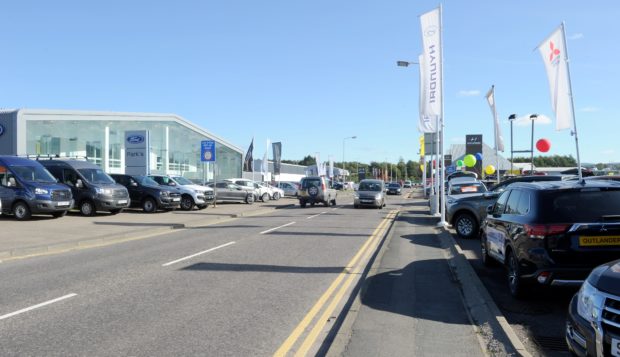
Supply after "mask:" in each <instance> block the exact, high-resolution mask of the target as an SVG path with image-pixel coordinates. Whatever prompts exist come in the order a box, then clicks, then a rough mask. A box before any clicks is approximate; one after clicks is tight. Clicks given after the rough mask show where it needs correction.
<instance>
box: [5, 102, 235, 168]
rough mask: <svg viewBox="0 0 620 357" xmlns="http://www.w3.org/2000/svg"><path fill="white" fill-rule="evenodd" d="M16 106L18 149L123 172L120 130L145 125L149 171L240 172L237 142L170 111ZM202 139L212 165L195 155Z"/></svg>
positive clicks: (123, 152) (123, 159) (123, 162)
mask: <svg viewBox="0 0 620 357" xmlns="http://www.w3.org/2000/svg"><path fill="white" fill-rule="evenodd" d="M16 112H17V113H16V115H15V118H14V119H15V121H16V130H15V134H16V136H17V145H16V149H17V150H16V151H17V152H16V154H18V155H40V156H48V155H51V156H55V155H58V156H61V157H86V158H87V159H88V160H89V161H91V162H93V163H95V164H97V165H99V166H101V167H102V168H103V169H104V170H105V171H106V172H108V173H124V172H125V145H124V142H125V132H126V131H133V130H146V131H148V133H149V137H150V145H149V147H150V150H149V154H148V161H149V168H150V172H151V174H171V175H182V176H184V177H186V178H189V179H199V180H202V179H206V180H212V179H213V173H214V172H213V171H214V170H216V174H217V179H223V178H232V177H241V169H242V155H243V152H242V151H241V150H240V149H239V148H236V147H234V146H232V145H230V144H227V143H226V142H224V141H223V140H221V139H219V138H217V137H215V136H214V135H212V134H210V133H208V132H206V131H204V130H202V129H200V128H198V127H196V126H195V125H193V124H191V123H189V122H187V121H185V120H184V119H182V118H180V117H178V116H175V115H164V114H142V113H107V112H103V113H101V112H62V111H32V110H20V111H16ZM5 115H6V114H5ZM0 124H2V121H0ZM0 139H1V138H0ZM203 140H215V142H216V160H217V161H216V165H212V164H206V163H203V162H202V161H201V156H200V148H201V141H203ZM3 154H6V153H4V152H3ZM11 154H13V153H11Z"/></svg>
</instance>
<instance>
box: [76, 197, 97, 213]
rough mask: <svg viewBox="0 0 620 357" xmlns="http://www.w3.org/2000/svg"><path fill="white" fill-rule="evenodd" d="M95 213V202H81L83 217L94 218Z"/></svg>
mask: <svg viewBox="0 0 620 357" xmlns="http://www.w3.org/2000/svg"><path fill="white" fill-rule="evenodd" d="M95 212H96V210H95V204H94V203H93V201H90V200H84V201H82V202H80V213H81V214H82V216H87V217H88V216H93V215H95Z"/></svg>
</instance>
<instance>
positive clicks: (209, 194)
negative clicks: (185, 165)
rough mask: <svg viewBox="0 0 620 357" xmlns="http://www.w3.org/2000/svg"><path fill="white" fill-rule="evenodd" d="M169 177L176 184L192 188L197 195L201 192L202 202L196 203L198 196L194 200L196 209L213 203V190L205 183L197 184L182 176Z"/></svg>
mask: <svg viewBox="0 0 620 357" xmlns="http://www.w3.org/2000/svg"><path fill="white" fill-rule="evenodd" d="M170 177H171V178H172V179H173V180H174V181H175V182H176V183H177V184H179V185H181V186H184V187H187V188H189V189H191V190H194V191H195V192H196V194H197V195H198V196H200V195H201V193H202V196H203V201H204V204H198V203H197V202H199V201H200V199H199V198H198V197H197V198H196V199H195V200H194V204H195V205H196V206H197V207H198V209H203V208H207V206H209V204H210V203H213V200H215V191H214V190H213V189H212V188H211V187H208V186H206V185H198V184H196V183H194V182H192V181H191V180H189V179H187V178H185V177H183V176H170ZM182 207H183V197H181V208H182Z"/></svg>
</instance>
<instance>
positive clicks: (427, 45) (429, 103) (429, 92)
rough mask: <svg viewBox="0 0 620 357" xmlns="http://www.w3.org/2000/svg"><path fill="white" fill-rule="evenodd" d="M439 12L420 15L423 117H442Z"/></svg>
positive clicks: (437, 10)
mask: <svg viewBox="0 0 620 357" xmlns="http://www.w3.org/2000/svg"><path fill="white" fill-rule="evenodd" d="M440 19H441V13H440V11H439V8H437V9H435V10H432V11H429V12H427V13H425V14H423V15H422V16H420V26H421V29H422V44H423V48H424V51H423V52H422V56H424V59H423V60H422V61H421V65H420V69H421V70H423V71H424V72H425V73H424V74H423V78H424V84H425V89H424V105H423V109H424V113H423V116H424V117H428V118H431V119H430V120H431V121H433V120H432V119H434V118H435V117H439V118H441V117H442V114H443V113H442V103H441V98H442V95H441V93H442V92H441V91H442V88H441V84H442V80H441V76H442V68H441V63H442V60H441V21H440Z"/></svg>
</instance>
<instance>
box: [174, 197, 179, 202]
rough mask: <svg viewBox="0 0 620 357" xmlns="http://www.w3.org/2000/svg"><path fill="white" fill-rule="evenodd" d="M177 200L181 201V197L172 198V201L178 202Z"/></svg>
mask: <svg viewBox="0 0 620 357" xmlns="http://www.w3.org/2000/svg"><path fill="white" fill-rule="evenodd" d="M179 201H181V199H180V198H179V197H176V198H173V199H172V202H179Z"/></svg>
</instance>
